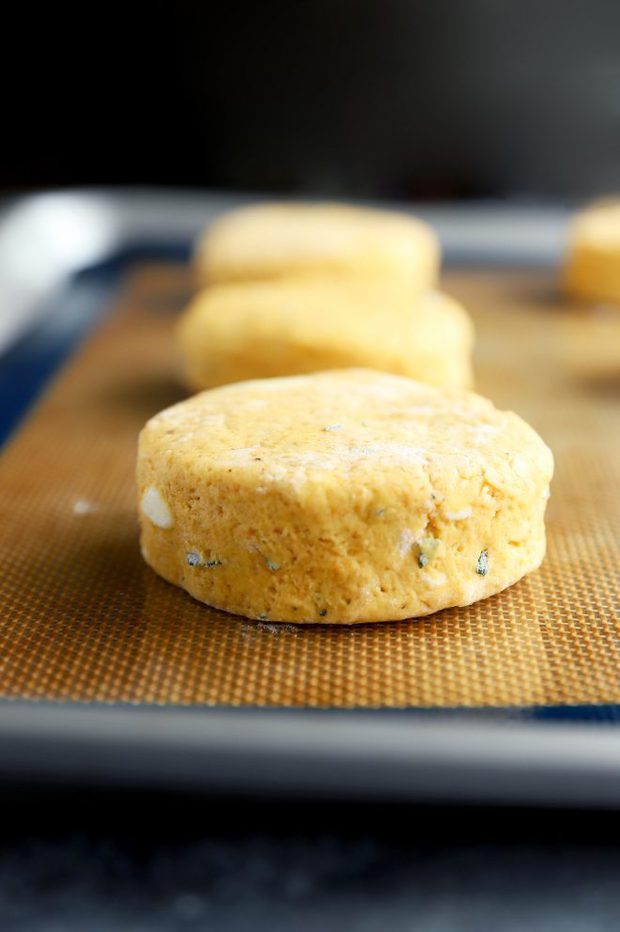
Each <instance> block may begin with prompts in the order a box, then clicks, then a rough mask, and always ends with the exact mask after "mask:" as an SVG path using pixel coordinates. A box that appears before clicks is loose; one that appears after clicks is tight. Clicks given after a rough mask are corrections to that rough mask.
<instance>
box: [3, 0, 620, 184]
mask: <svg viewBox="0 0 620 932" xmlns="http://www.w3.org/2000/svg"><path fill="white" fill-rule="evenodd" d="M11 15H12V16H14V17H15V22H14V24H13V25H12V26H10V27H5V29H4V30H3V35H2V36H1V38H0V52H1V55H0V58H1V61H2V64H0V68H2V71H3V72H4V74H3V75H2V86H3V93H2V101H3V106H2V110H3V116H2V123H1V124H0V125H1V126H2V127H3V128H4V131H3V132H2V140H1V144H0V190H2V191H5V192H6V191H15V190H22V189H31V188H40V187H49V186H66V185H97V184H134V183H139V184H149V185H152V184H156V185H158V184H162V185H180V186H185V185H188V186H190V185H191V186H194V185H197V186H206V187H222V188H235V189H244V190H255V191H267V190H269V191H274V192H282V193H295V192H301V191H303V192H308V193H323V194H331V195H335V196H339V195H343V196H345V195H346V196H360V197H393V198H412V199H422V200H426V199H433V198H442V199H445V198H471V197H508V198H522V199H523V198H525V199H529V198H531V199H535V198H538V199H540V198H553V199H562V198H564V199H566V198H573V197H588V196H593V195H598V194H602V193H607V192H609V191H614V190H619V189H620V2H618V0H538V2H533V0H529V2H528V0H265V2H262V3H261V2H254V3H249V2H240V0H229V2H219V3H208V2H195V0H194V2H190V0H176V2H168V3H152V4H150V5H149V6H148V7H147V6H146V5H142V4H136V3H131V2H126V3H125V4H124V5H121V4H115V3H112V4H107V5H106V6H105V7H104V6H102V5H97V6H90V5H89V6H83V7H82V8H78V7H77V6H75V7H74V8H73V10H72V12H71V13H69V11H68V8H67V7H65V8H64V9H63V7H62V6H61V7H58V6H57V5H51V4H50V5H47V6H46V8H45V9H43V8H42V5H30V4H28V5H26V6H24V7H23V8H22V9H21V10H20V9H17V10H15V9H14V8H13V9H12V14H11Z"/></svg>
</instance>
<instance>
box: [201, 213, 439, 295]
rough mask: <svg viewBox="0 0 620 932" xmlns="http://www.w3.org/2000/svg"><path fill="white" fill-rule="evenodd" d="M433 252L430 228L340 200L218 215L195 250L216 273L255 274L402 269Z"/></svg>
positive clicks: (203, 263)
mask: <svg viewBox="0 0 620 932" xmlns="http://www.w3.org/2000/svg"><path fill="white" fill-rule="evenodd" d="M429 252H430V253H437V252H438V245H437V240H436V236H435V234H434V233H433V231H432V229H431V228H430V227H429V226H427V224H425V223H424V222H422V221H420V220H416V219H415V218H413V217H410V216H408V215H406V214H403V213H397V212H391V211H383V210H375V209H372V208H362V207H349V206H345V205H340V204H329V203H319V204H299V203H298V204H261V205H255V206H252V207H244V208H239V209H237V210H234V211H231V212H230V213H229V214H227V215H226V216H224V217H222V218H221V219H220V220H217V221H216V222H215V223H214V224H213V225H212V227H211V228H210V229H209V230H208V231H207V233H206V234H205V236H204V237H203V239H202V241H201V243H200V244H199V247H198V252H197V260H198V264H199V266H203V267H205V268H206V269H207V272H210V273H212V274H213V276H214V277H215V278H218V277H224V276H226V275H229V276H230V277H231V278H235V277H241V278H244V277H248V276H250V275H255V276H256V277H257V278H260V277H267V276H271V275H277V274H279V273H282V274H285V273H286V274H290V273H296V272H298V273H303V272H310V271H312V270H313V269H314V268H316V267H320V269H321V270H322V271H329V269H330V268H331V269H332V271H334V272H337V271H338V270H339V269H341V268H342V267H346V266H352V267H355V268H356V270H357V271H359V272H363V271H369V272H372V271H373V270H375V269H376V267H377V266H379V267H380V266H381V265H382V264H388V265H395V266H402V267H403V268H404V267H407V266H408V265H409V264H413V265H414V266H415V265H416V264H417V263H418V262H419V261H420V257H421V255H424V256H425V257H426V255H427V254H428V253H429Z"/></svg>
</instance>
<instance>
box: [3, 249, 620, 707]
mask: <svg viewBox="0 0 620 932" xmlns="http://www.w3.org/2000/svg"><path fill="white" fill-rule="evenodd" d="M444 287H445V289H446V290H447V291H449V292H450V293H452V294H453V295H455V296H456V297H458V298H460V299H462V300H463V302H464V303H465V304H466V306H467V307H468V308H469V309H470V311H471V312H472V314H473V316H474V320H475V323H476V328H477V332H478V347H477V356H476V370H477V387H478V389H479V390H480V391H481V392H482V393H484V394H487V395H489V396H491V397H492V398H493V399H494V400H495V402H496V403H497V404H498V405H499V406H502V407H511V408H513V409H515V410H516V411H518V413H520V414H522V415H523V416H524V417H525V418H526V419H528V420H529V421H530V422H531V423H532V424H533V425H534V426H535V427H536V428H537V429H538V430H539V431H540V432H541V433H542V435H543V437H544V438H545V439H546V440H547V442H548V443H549V444H550V446H551V447H552V449H553V451H554V453H555V456H556V464H557V471H556V478H555V480H554V483H553V486H552V497H551V501H550V504H549V510H548V556H547V559H546V561H545V563H544V565H543V567H542V569H541V570H540V571H538V572H537V573H534V574H532V575H530V576H529V577H527V578H526V579H524V580H522V581H521V582H520V583H518V584H517V585H515V586H513V587H512V588H511V589H509V590H507V591H506V592H504V593H502V594H500V595H498V596H496V597H494V598H492V599H489V600H486V601H484V602H480V603H478V604H476V605H473V606H471V607H469V608H465V609H455V610H449V611H444V612H441V613H439V614H437V615H435V616H431V617H429V618H426V619H423V620H419V621H415V620H414V621H405V622H398V623H386V624H375V625H365V626H359V627H352V628H351V627H338V626H334V627H320V628H319V627H317V628H312V627H295V626H292V625H284V626H283V625H275V624H260V623H255V622H251V621H248V620H246V619H243V618H238V617H235V616H231V615H226V614H224V613H222V612H217V611H214V610H211V609H209V608H207V607H205V606H202V605H200V604H198V603H196V602H194V601H193V600H192V599H191V598H190V597H189V596H187V595H186V594H185V593H183V592H182V591H180V590H178V589H176V588H174V587H172V586H170V585H168V584H167V583H165V582H163V581H162V580H161V579H159V578H158V577H157V576H156V575H155V574H154V573H153V572H152V571H151V570H150V569H148V567H146V566H145V565H144V564H143V562H142V559H141V557H140V553H139V549H138V537H137V524H136V517H135V504H134V499H135V492H134V479H133V473H134V462H135V447H136V435H137V432H138V430H139V428H140V427H141V425H142V424H143V423H144V421H145V420H146V419H147V418H148V417H149V416H150V415H151V414H153V413H155V412H156V411H157V410H159V409H160V408H162V407H164V406H166V405H168V404H171V403H173V402H175V401H177V400H179V399H180V398H182V397H183V394H184V393H183V391H182V389H181V388H180V387H179V385H178V384H177V381H176V378H175V360H174V353H173V349H172V344H171V337H170V334H171V329H172V326H173V323H174V314H175V312H176V311H177V310H178V309H179V308H180V307H181V306H182V303H183V300H184V297H185V295H186V292H187V288H188V275H187V272H186V270H185V269H184V268H183V267H182V266H180V265H173V264H163V263H161V264H158V265H152V266H142V267H137V268H135V269H134V270H133V272H132V273H131V275H129V276H128V277H127V278H126V279H125V281H124V283H123V287H122V291H121V295H120V299H119V301H118V304H117V306H116V307H115V308H114V309H113V310H112V312H111V313H110V314H109V315H108V316H107V317H106V319H105V321H104V323H103V324H102V325H100V326H99V327H98V329H97V330H96V331H95V332H94V333H93V334H92V335H91V336H90V338H89V339H88V340H87V341H86V342H85V343H84V344H83V345H82V347H81V348H80V349H79V350H78V351H77V353H76V354H75V355H74V356H73V358H72V359H71V360H70V361H69V363H68V364H67V365H66V366H65V368H64V369H63V371H62V372H61V373H60V374H59V375H58V376H57V377H56V378H55V380H54V381H53V383H52V384H51V386H50V387H49V388H48V390H47V391H46V393H45V394H44V396H43V397H42V399H41V400H40V402H39V404H38V405H37V406H36V408H35V410H34V411H33V412H32V413H31V414H30V416H29V417H28V419H27V421H26V422H25V423H24V424H23V426H22V427H21V429H20V430H19V431H18V432H17V434H16V435H15V437H14V438H13V440H12V441H11V443H10V444H9V446H8V448H7V449H6V452H5V453H4V455H3V458H2V460H1V461H0V566H1V568H2V572H1V574H0V615H1V621H0V666H1V675H0V695H2V696H4V697H12V698H16V697H23V698H48V699H62V700H78V701H93V700H98V701H104V702H121V701H123V702H127V701H129V702H137V703H166V704H222V705H269V706H295V707H304V706H305V707H428V706H434V707H456V706H468V707H472V706H473V707H479V706H493V707H498V706H500V707H501V706H504V707H505V706H525V705H561V704H579V703H617V702H620V313H619V312H614V311H613V310H610V309H607V308H596V309H589V310H587V311H585V310H582V311H580V312H579V311H578V312H575V311H569V309H568V308H566V307H563V306H562V304H561V302H560V300H559V299H558V297H557V296H556V295H555V294H554V292H553V282H552V280H551V278H550V276H548V275H545V274H543V273H540V272H538V273H527V272H519V273H515V272H501V271H493V272H480V271H467V272H459V273H451V274H449V275H447V276H445V279H444Z"/></svg>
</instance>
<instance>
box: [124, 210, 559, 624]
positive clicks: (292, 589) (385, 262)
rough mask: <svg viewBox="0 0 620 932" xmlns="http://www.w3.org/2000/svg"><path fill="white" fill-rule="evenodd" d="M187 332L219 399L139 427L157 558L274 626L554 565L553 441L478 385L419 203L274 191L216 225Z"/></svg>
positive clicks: (210, 393)
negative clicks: (286, 201) (378, 206)
mask: <svg viewBox="0 0 620 932" xmlns="http://www.w3.org/2000/svg"><path fill="white" fill-rule="evenodd" d="M195 268H196V277H197V281H198V284H199V287H200V290H199V291H198V293H197V294H196V296H195V297H194V299H193V301H192V302H191V304H190V306H189V307H188V309H187V310H186V311H185V312H184V314H183V315H182V318H181V320H180V321H179V324H178V327H177V348H178V351H179V353H180V356H181V360H182V373H183V378H184V381H185V383H186V385H187V386H188V387H189V388H190V389H191V390H193V391H198V392H199V394H197V395H195V396H193V397H191V398H189V399H188V400H187V401H184V402H181V403H180V404H178V405H175V406H174V407H172V408H169V409H167V410H166V411H163V412H161V413H160V414H158V415H156V416H155V417H154V418H151V420H150V421H149V422H148V423H147V425H146V426H145V428H144V430H143V431H142V433H141V436H140V443H139V454H138V486H139V496H140V499H139V502H140V521H141V532H142V533H141V545H142V553H143V556H144V558H145V560H146V562H147V563H148V564H149V565H150V566H151V567H152V568H153V569H154V570H155V571H156V572H157V573H159V575H161V576H162V577H163V578H164V579H166V580H168V581H169V582H171V583H174V584H175V585H178V586H180V587H182V588H183V589H185V590H186V591H187V592H188V593H189V594H190V595H192V596H194V597H195V598H196V599H199V600H200V601H202V602H205V603H207V604H208V605H211V606H214V607H216V608H220V609H223V610H225V611H228V612H233V613H235V614H240V615H244V616H247V617H250V618H254V619H257V620H259V621H270V622H271V621H287V622H299V623H317V624H351V623H358V622H375V621H389V620H398V619H404V618H413V617H418V616H422V615H426V614H429V613H431V612H435V611H438V610H440V609H443V608H446V607H450V606H463V605H468V604H470V603H472V602H475V601H477V600H478V599H481V598H485V597H487V596H490V595H493V594H495V593H497V592H499V591H501V590H502V589H505V588H506V587H507V586H510V585H512V584H513V583H514V582H516V581H517V580H518V579H520V578H521V577H522V576H523V575H524V574H525V573H527V572H529V571H530V570H534V569H536V568H537V567H538V566H539V565H540V563H541V561H542V559H543V556H544V552H545V527H544V513H545V507H546V502H547V499H548V497H549V483H550V480H551V475H552V471H553V459H552V456H551V453H550V451H549V450H548V448H547V447H546V446H545V444H544V443H543V441H542V440H541V439H540V437H538V435H537V434H536V433H535V432H534V431H533V430H532V428H530V427H529V426H528V425H527V424H525V423H524V422H523V421H522V420H521V419H520V418H519V417H517V415H515V414H512V413H509V412H501V411H497V410H496V409H495V408H494V407H493V405H492V403H491V402H490V401H487V400H486V399H483V398H481V397H479V396H477V395H475V394H473V393H471V392H470V391H469V390H468V389H469V387H470V385H471V382H472V372H471V352H472V343H473V329H472V325H471V322H470V319H469V317H468V315H467V314H466V312H465V311H464V310H463V308H462V307H461V306H460V305H459V304H458V303H457V302H456V301H454V300H453V299H451V298H449V297H448V296H447V295H444V294H442V293H441V292H440V291H438V290H437V279H438V272H439V246H438V242H437V239H436V236H435V234H434V233H433V231H432V230H431V229H430V227H428V226H427V225H426V224H424V223H422V222H421V221H419V220H416V219H414V218H412V217H410V216H408V215H405V214H398V213H391V212H388V211H378V210H370V209H361V208H354V207H346V206H340V205H332V204H295V205H258V206H253V207H248V208H243V209H239V210H237V211H234V212H232V213H230V214H228V215H226V216H225V217H223V218H222V219H221V220H219V221H217V222H216V223H215V224H214V225H213V226H212V228H211V229H210V230H208V231H207V233H206V234H205V235H204V237H203V238H202V240H201V242H200V244H199V247H198V250H197V253H196V262H195Z"/></svg>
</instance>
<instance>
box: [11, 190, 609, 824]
mask: <svg viewBox="0 0 620 932" xmlns="http://www.w3.org/2000/svg"><path fill="white" fill-rule="evenodd" d="M246 200H249V197H248V196H244V195H221V194H209V193H197V192H174V191H172V192H165V193H162V192H153V191H146V190H118V189H117V190H115V191H114V192H105V191H79V192H70V193H50V194H42V195H36V196H32V197H27V198H23V199H18V200H16V201H14V202H13V203H10V204H7V205H6V206H5V208H4V210H3V211H2V214H1V216H0V307H1V308H2V312H1V314H0V397H1V398H2V405H1V409H0V431H1V433H2V435H3V436H8V435H9V434H10V432H11V431H12V430H13V429H14V428H15V426H16V425H17V424H18V422H19V420H20V419H21V417H22V416H23V414H24V412H25V411H26V410H27V408H28V407H29V405H30V404H31V403H32V402H33V400H34V399H35V398H36V396H37V393H38V392H39V391H40V390H41V388H42V387H43V386H44V384H45V383H46V381H47V380H48V379H49V378H50V377H51V375H52V374H53V373H54V372H55V371H56V369H57V368H58V367H59V366H60V365H61V363H62V362H63V361H64V360H65V358H66V357H67V356H68V355H69V354H70V352H71V349H72V348H73V347H74V346H75V345H76V343H77V341H78V340H79V339H80V338H81V337H82V336H83V335H84V334H85V333H86V332H87V331H88V330H89V329H90V328H91V327H92V326H93V324H94V322H95V321H96V320H98V319H99V318H100V317H101V316H102V315H103V314H104V313H105V310H106V308H107V307H108V306H109V304H110V299H111V296H112V295H113V293H114V291H115V289H116V288H117V285H118V281H119V276H120V275H121V273H122V271H123V269H124V268H126V267H127V265H128V264H130V263H131V262H132V261H135V260H136V258H140V259H144V258H149V257H153V258H161V257H176V258H184V257H187V256H188V255H189V253H190V249H191V244H192V241H193V239H194V237H195V235H196V234H197V233H198V231H199V230H200V229H201V228H202V227H203V226H204V225H205V223H207V222H209V220H210V219H212V218H213V217H215V216H216V215H217V214H218V213H219V212H221V211H223V210H225V209H227V208H229V207H230V206H233V205H235V204H239V203H243V202H244V201H246ZM397 206H400V205H397ZM412 210H413V211H414V212H415V213H417V214H418V215H421V216H422V217H425V218H426V219H427V220H429V221H430V222H431V223H432V224H433V225H434V227H435V228H436V229H437V231H438V233H439V235H440V238H441V241H442V246H443V250H444V259H445V263H446V265H448V266H451V265H459V264H465V265H469V266H481V267H489V266H504V267H506V266H508V267H519V266H524V267H533V266H536V267H539V268H551V267H553V266H555V265H556V264H557V263H558V262H559V260H560V258H561V255H562V249H563V238H564V230H565V225H566V220H567V216H568V213H569V210H568V208H567V207H566V206H562V207H560V206H553V205H552V206H547V207H540V206H530V205H516V206H515V205H512V206H509V205H505V204H495V203H493V204H474V205H467V206H454V205H441V206H437V207H423V206H422V207H419V206H417V207H415V208H412ZM89 269H90V270H91V271H92V270H93V269H94V270H96V274H90V273H87V270H89ZM619 675H620V670H619ZM618 722H620V707H619V706H616V705H607V704H605V705H591V704H590V705H575V706H570V705H562V706H545V707H537V706H532V707H527V708H510V709H493V708H481V709H476V710H469V711H468V710H462V709H461V710H454V711H450V710H447V709H414V708H412V709H402V710H395V711H391V710H377V711H370V710H363V711H362V710H356V709H352V710H346V711H345V710H325V711H317V710H311V709H294V710H293V709H291V710H286V709H265V708H261V709H259V708H256V709H248V708H245V709H239V708H232V707H216V708H213V707H206V706H194V707H177V706H175V707H172V706H170V707H167V706H148V705H140V706H138V707H136V706H132V705H127V704H114V705H107V704H104V703H97V702H95V703H88V704H79V703H65V702H49V701H39V702H32V701H26V702H25V701H6V700H3V701H1V702H0V776H5V777H11V778H14V777H16V776H27V777H28V778H30V779H44V780H45V779H53V780H58V779H71V780H74V781H75V780H78V781H86V782H94V783H99V782H103V783H108V782H117V783H123V784H134V785H145V786H146V785H158V786H178V787H183V786H188V787H190V786H191V787H192V788H204V789H211V790H212V789H220V790H226V791H228V792H251V793H257V792H264V793H271V794H293V795H313V796H325V795H329V796H333V797H338V796H340V797H349V796H352V797H368V798H371V797H372V798H397V799H416V800H424V799H432V800H450V801H472V802H473V801H475V802H477V803H480V802H489V803H497V802H506V803H527V804H544V805H549V804H552V805H553V804H555V805H566V804H574V805H585V806H616V805H618V804H619V803H620V733H619V732H618V730H617V723H618Z"/></svg>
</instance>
